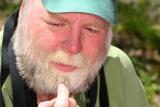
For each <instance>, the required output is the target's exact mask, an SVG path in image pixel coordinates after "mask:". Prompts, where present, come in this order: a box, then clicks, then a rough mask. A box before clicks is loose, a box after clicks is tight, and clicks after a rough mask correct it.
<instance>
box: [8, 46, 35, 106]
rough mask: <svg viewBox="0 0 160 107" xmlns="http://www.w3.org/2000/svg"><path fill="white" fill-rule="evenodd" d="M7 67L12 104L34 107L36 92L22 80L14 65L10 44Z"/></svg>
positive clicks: (14, 60)
mask: <svg viewBox="0 0 160 107" xmlns="http://www.w3.org/2000/svg"><path fill="white" fill-rule="evenodd" d="M8 52H9V69H10V76H11V80H12V92H13V106H14V107H36V106H37V103H36V102H37V101H36V99H37V98H36V94H35V92H34V91H33V90H31V89H29V87H28V86H27V85H26V83H25V82H24V80H23V79H22V78H21V76H20V75H19V71H18V69H17V67H16V58H15V54H14V51H13V49H12V45H11V43H10V45H9V50H8Z"/></svg>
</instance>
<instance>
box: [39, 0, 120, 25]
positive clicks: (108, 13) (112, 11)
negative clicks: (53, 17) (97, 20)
mask: <svg viewBox="0 0 160 107" xmlns="http://www.w3.org/2000/svg"><path fill="white" fill-rule="evenodd" d="M42 3H43V5H44V7H45V8H46V9H47V10H48V11H49V12H53V13H65V12H82V13H89V14H94V15H97V16H100V17H101V18H103V19H105V20H107V21H108V22H109V23H111V24H115V23H116V21H117V6H116V0H42Z"/></svg>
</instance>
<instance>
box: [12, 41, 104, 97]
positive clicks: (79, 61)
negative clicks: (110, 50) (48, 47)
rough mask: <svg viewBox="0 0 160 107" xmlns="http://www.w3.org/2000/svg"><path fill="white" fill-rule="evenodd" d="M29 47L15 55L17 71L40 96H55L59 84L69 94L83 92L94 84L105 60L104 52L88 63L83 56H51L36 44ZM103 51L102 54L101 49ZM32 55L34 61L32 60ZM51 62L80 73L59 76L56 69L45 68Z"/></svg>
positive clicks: (33, 43)
mask: <svg viewBox="0 0 160 107" xmlns="http://www.w3.org/2000/svg"><path fill="white" fill-rule="evenodd" d="M33 41H34V40H33ZM14 42H17V41H14ZM16 45H17V44H16ZM17 46H18V45H17ZM28 46H29V48H25V49H28V50H25V51H24V52H25V53H23V52H21V54H19V53H17V54H16V60H17V67H18V69H19V71H20V75H21V76H22V77H23V78H24V79H25V81H26V83H27V84H28V86H29V87H30V88H32V89H34V90H35V91H36V92H37V93H39V94H49V95H56V93H57V87H58V85H59V84H60V83H63V84H64V85H66V87H67V88H68V89H69V92H70V93H71V94H76V93H78V92H83V91H85V90H86V89H88V88H89V85H90V84H91V83H92V82H93V81H94V79H95V77H96V75H97V73H98V71H99V69H100V68H101V66H102V64H103V62H104V59H105V58H104V57H105V56H106V55H104V52H103V54H102V52H100V53H101V54H100V55H98V56H97V57H95V58H94V59H92V60H91V59H90V60H89V59H87V58H85V57H84V56H83V55H82V54H78V55H75V56H71V55H67V54H66V53H64V52H63V51H54V52H53V53H52V55H46V53H45V52H43V51H42V50H41V48H40V47H37V45H36V43H35V41H34V42H32V43H31V44H30V45H28ZM14 49H15V50H17V49H18V50H19V49H20V48H18V47H14ZM102 50H103V51H104V49H101V51H102ZM17 52H18V51H17ZM19 52H20V50H19ZM15 53H16V52H15ZM33 53H34V54H36V56H37V57H35V56H34V57H33V56H31V54H33ZM62 59H63V60H62ZM65 59H66V60H65ZM50 61H55V62H60V63H64V64H69V65H74V66H77V67H79V68H80V69H76V70H75V71H72V72H69V73H68V72H67V73H64V72H63V73H62V71H60V70H59V69H57V68H56V67H52V68H51V67H50V66H48V65H49V62H50Z"/></svg>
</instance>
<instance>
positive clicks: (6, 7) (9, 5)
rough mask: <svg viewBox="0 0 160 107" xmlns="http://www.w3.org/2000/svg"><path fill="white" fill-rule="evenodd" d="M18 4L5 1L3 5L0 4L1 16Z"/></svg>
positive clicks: (10, 11) (8, 13)
mask: <svg viewBox="0 0 160 107" xmlns="http://www.w3.org/2000/svg"><path fill="white" fill-rule="evenodd" d="M17 5H18V4H13V3H7V4H5V5H2V6H0V13H1V17H2V16H9V15H10V14H11V13H12V12H13V11H15V10H16V9H17V7H18V6H17Z"/></svg>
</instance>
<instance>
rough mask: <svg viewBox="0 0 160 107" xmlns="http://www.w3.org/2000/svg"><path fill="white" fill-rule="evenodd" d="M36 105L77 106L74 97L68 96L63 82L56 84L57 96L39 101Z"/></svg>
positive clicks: (41, 106) (47, 106)
mask: <svg viewBox="0 0 160 107" xmlns="http://www.w3.org/2000/svg"><path fill="white" fill-rule="evenodd" d="M38 107H79V106H78V105H77V103H76V100H75V99H74V98H69V90H68V89H67V87H66V86H65V85H63V84H60V85H59V86H58V93H57V98H55V99H53V100H50V101H45V102H41V103H39V104H38Z"/></svg>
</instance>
